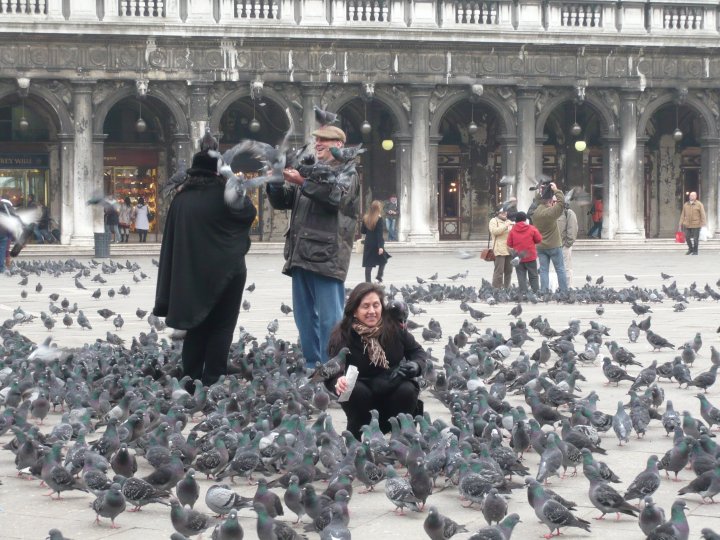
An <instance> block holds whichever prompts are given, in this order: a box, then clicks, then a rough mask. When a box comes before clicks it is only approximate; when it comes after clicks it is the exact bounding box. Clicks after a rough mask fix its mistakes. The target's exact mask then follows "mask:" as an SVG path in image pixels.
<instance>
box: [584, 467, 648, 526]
mask: <svg viewBox="0 0 720 540" xmlns="http://www.w3.org/2000/svg"><path fill="white" fill-rule="evenodd" d="M585 475H586V476H587V477H588V479H589V480H590V488H589V490H588V497H589V498H590V502H591V503H593V505H594V506H595V508H597V509H598V510H600V512H602V514H601V515H600V516H599V517H596V518H595V519H605V514H610V513H616V514H617V518H618V519H620V514H627V515H628V516H633V517H636V516H637V510H636V509H635V507H634V506H633V505H632V504H630V503H629V502H627V501H626V500H625V499H623V496H622V495H620V493H618V492H617V490H615V488H613V487H612V486H611V485H610V484H608V483H607V482H605V481H604V480H603V479H602V478H600V474H599V473H598V472H597V470H596V469H593V468H589V469H587V470H586V471H585Z"/></svg>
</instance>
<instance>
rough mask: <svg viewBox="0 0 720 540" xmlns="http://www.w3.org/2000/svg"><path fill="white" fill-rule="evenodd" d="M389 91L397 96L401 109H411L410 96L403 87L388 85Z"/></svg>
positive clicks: (408, 110)
mask: <svg viewBox="0 0 720 540" xmlns="http://www.w3.org/2000/svg"><path fill="white" fill-rule="evenodd" d="M390 93H391V94H392V95H393V96H395V97H396V98H397V100H398V101H399V102H400V104H401V105H402V107H403V109H405V110H406V111H407V112H408V113H409V112H410V109H411V106H410V96H408V94H407V92H406V91H405V89H404V88H402V87H400V86H397V85H393V86H391V87H390Z"/></svg>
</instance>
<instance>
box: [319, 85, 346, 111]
mask: <svg viewBox="0 0 720 540" xmlns="http://www.w3.org/2000/svg"><path fill="white" fill-rule="evenodd" d="M343 91H344V90H343V86H342V85H339V84H329V85H328V86H327V88H326V89H325V90H324V91H323V93H322V96H320V108H321V109H327V108H328V107H329V106H330V104H331V103H334V102H335V101H336V100H337V99H338V98H339V97H340V95H341V94H342V93H343Z"/></svg>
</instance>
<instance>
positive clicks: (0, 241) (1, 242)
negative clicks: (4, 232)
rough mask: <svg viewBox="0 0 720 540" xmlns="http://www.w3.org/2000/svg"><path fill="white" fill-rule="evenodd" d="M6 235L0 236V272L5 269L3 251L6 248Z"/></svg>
mask: <svg viewBox="0 0 720 540" xmlns="http://www.w3.org/2000/svg"><path fill="white" fill-rule="evenodd" d="M7 245H8V237H7V236H3V237H2V238H0V272H4V271H5V251H6V250H7Z"/></svg>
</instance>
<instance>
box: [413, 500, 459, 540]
mask: <svg viewBox="0 0 720 540" xmlns="http://www.w3.org/2000/svg"><path fill="white" fill-rule="evenodd" d="M423 529H425V533H426V534H427V535H428V536H429V537H430V540H448V539H449V538H452V537H453V536H455V535H456V534H457V533H462V532H467V529H466V528H465V525H459V524H457V523H456V522H454V521H453V520H452V519H450V518H449V517H447V516H444V515H442V514H441V513H440V512H438V510H437V508H436V507H434V506H431V507H430V508H429V509H428V515H427V517H426V518H425V521H424V522H423Z"/></svg>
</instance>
